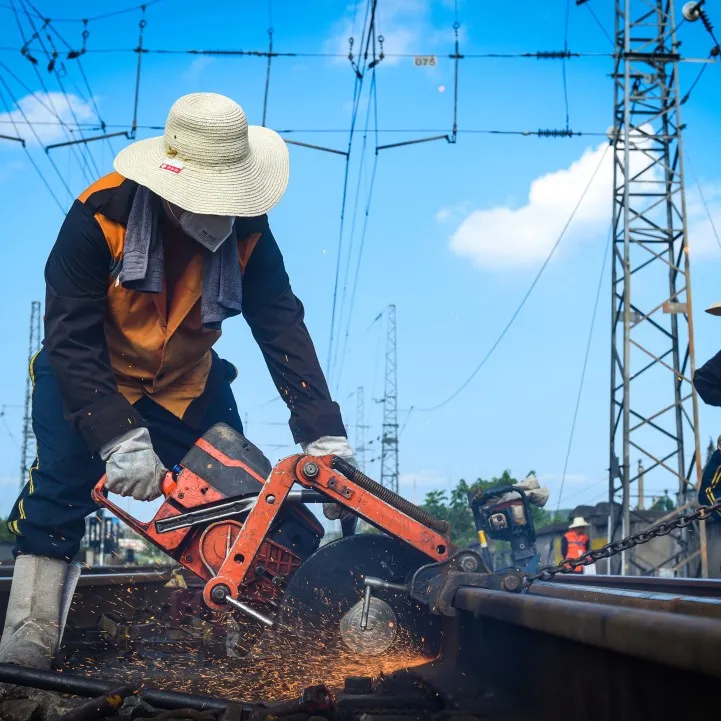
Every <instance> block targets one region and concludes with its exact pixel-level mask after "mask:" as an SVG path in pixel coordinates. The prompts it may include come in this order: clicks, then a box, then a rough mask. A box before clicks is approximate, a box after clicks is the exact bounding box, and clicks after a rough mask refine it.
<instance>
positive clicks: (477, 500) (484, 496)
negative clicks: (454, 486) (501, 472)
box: [468, 486, 526, 508]
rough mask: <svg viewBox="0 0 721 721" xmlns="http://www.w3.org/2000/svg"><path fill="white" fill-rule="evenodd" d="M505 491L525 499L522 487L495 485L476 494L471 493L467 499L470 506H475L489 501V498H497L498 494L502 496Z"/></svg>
mask: <svg viewBox="0 0 721 721" xmlns="http://www.w3.org/2000/svg"><path fill="white" fill-rule="evenodd" d="M506 493H517V494H518V495H519V496H521V498H522V499H523V500H524V502H525V500H526V494H525V493H524V492H523V489H522V488H519V487H518V486H495V487H494V488H488V489H486V490H485V491H481V492H480V493H477V494H476V495H472V496H471V497H470V498H469V499H468V500H469V503H470V505H471V508H475V507H476V506H482V505H484V504H485V503H487V502H488V501H490V500H491V498H497V497H498V496H503V495H505V494H506Z"/></svg>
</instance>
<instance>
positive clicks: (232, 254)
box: [118, 185, 243, 330]
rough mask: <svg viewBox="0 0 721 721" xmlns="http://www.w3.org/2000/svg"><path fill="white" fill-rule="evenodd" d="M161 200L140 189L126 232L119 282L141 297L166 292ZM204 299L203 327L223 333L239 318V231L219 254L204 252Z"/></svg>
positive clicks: (240, 275)
mask: <svg viewBox="0 0 721 721" xmlns="http://www.w3.org/2000/svg"><path fill="white" fill-rule="evenodd" d="M161 212H162V208H161V207H160V198H159V197H158V196H157V195H155V193H153V192H152V191H151V190H148V188H146V187H144V186H142V185H139V186H138V190H137V192H136V194H135V198H134V199H133V205H132V207H131V209H130V215H129V217H128V227H127V228H126V231H125V248H124V251H123V267H122V270H121V271H120V275H119V276H118V277H119V282H120V283H121V284H122V286H123V287H124V288H128V289H130V290H137V291H140V292H141V293H161V292H162V290H163V271H164V265H165V262H164V257H163V239H162V237H161V233H160V228H159V226H158V214H159V213H161ZM204 254H205V256H204V263H203V297H202V300H201V303H200V316H201V321H202V323H203V327H205V328H208V329H213V330H218V329H220V326H221V324H222V323H223V321H224V320H225V319H226V318H231V317H233V316H235V315H239V314H240V312H241V310H242V301H243V278H242V274H241V272H240V262H239V259H238V243H237V238H236V235H235V231H234V232H233V233H232V234H231V236H230V238H228V240H227V241H226V242H225V243H223V244H222V245H221V246H220V248H218V250H216V251H215V253H212V252H211V251H209V250H207V249H204Z"/></svg>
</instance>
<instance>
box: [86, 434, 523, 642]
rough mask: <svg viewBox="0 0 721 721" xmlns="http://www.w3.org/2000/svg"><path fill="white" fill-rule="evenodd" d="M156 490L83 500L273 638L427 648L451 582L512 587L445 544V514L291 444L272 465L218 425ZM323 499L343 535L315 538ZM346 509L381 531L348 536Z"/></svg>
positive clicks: (97, 492)
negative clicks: (143, 513)
mask: <svg viewBox="0 0 721 721" xmlns="http://www.w3.org/2000/svg"><path fill="white" fill-rule="evenodd" d="M162 490H163V494H164V496H165V499H164V501H163V503H162V505H161V506H160V507H159V509H158V510H157V512H156V514H155V516H154V518H153V519H152V520H151V521H150V522H148V523H145V522H141V521H139V520H137V519H136V518H134V517H133V516H131V515H130V514H129V513H127V512H125V511H123V510H122V509H121V508H119V507H118V506H116V505H115V504H114V503H113V502H112V501H111V500H109V499H108V497H107V494H106V492H105V478H104V477H103V478H102V479H101V480H100V481H99V483H98V484H97V486H96V487H95V489H94V490H93V498H94V500H95V501H96V502H97V503H98V504H99V505H101V506H103V507H105V508H107V509H109V510H110V511H111V512H112V513H114V514H115V515H116V516H117V517H118V518H119V519H121V520H122V521H123V522H124V523H126V524H127V525H128V526H129V527H130V528H132V529H133V530H134V531H135V532H136V533H138V534H139V535H141V536H142V537H143V538H145V539H147V540H148V541H150V542H151V543H153V544H154V545H155V546H157V547H158V548H160V549H161V550H163V551H164V552H165V553H166V554H167V555H168V556H170V557H171V558H173V559H174V560H175V561H176V562H178V563H179V564H181V565H182V566H184V567H185V568H186V569H188V570H189V571H191V572H192V573H194V574H195V575H196V576H198V577H199V578H200V579H202V580H203V581H205V586H204V588H203V594H202V597H203V601H204V603H205V605H206V607H208V608H209V609H211V610H212V611H222V612H230V611H236V612H239V613H241V614H243V615H244V616H246V617H249V618H251V619H254V620H255V621H256V622H258V623H260V624H261V625H262V626H265V627H266V628H267V629H268V630H269V633H270V635H271V637H272V638H274V639H275V640H276V641H278V640H282V642H283V643H284V644H287V642H288V641H289V639H294V642H296V643H300V644H301V645H303V643H304V642H305V641H306V640H308V639H312V643H313V644H314V645H315V647H316V648H317V644H318V640H319V638H320V639H322V641H323V646H324V648H327V649H340V648H345V649H346V650H348V649H350V650H351V651H353V652H355V653H357V654H361V655H377V654H380V653H383V652H384V651H386V650H387V649H388V648H390V647H391V646H392V645H393V644H394V643H397V642H399V640H402V641H404V642H407V641H408V640H409V639H410V640H411V641H413V642H414V643H416V642H417V643H416V649H417V650H421V646H422V647H423V648H422V650H423V651H425V652H427V653H428V652H429V653H433V652H434V650H435V649H434V646H437V640H438V636H439V633H440V630H439V629H440V621H439V617H438V615H437V614H438V613H440V612H441V611H445V612H450V611H449V599H451V598H452V595H453V589H452V586H453V583H460V582H461V581H463V583H464V585H469V584H471V585H482V586H490V587H493V586H494V585H495V586H496V587H504V588H507V590H510V589H514V590H515V589H519V588H520V587H521V584H520V582H514V579H511V582H510V585H509V582H508V580H507V579H501V580H498V579H495V580H494V579H493V574H490V572H489V569H488V567H487V565H486V563H485V561H484V560H483V558H482V557H481V555H479V554H478V553H476V552H474V551H471V550H458V549H457V548H455V547H454V546H453V544H452V543H451V541H450V527H449V525H448V523H447V522H446V521H443V520H440V519H437V518H434V517H433V516H431V515H430V514H428V513H427V512H426V511H424V510H423V509H422V508H419V507H418V506H415V505H414V504H412V503H410V502H409V501H407V500H406V499H404V498H402V497H401V496H399V495H397V494H396V493H394V492H392V491H391V490H390V489H388V488H385V487H384V486H381V485H380V484H378V483H376V482H375V481H374V480H372V479H371V478H369V477H368V476H366V475H365V474H364V473H362V472H361V471H359V470H358V469H356V468H355V467H353V466H352V465H350V464H349V463H347V462H346V461H344V460H343V459H342V458H339V457H337V456H323V457H313V456H306V455H302V454H298V455H294V456H290V457H288V458H285V459H284V460H282V461H280V462H279V463H278V464H277V465H276V466H275V467H274V468H273V467H271V464H270V462H269V461H268V460H267V459H266V458H265V456H264V455H263V453H262V452H261V451H260V450H259V449H258V448H257V447H256V446H254V445H253V444H252V443H251V442H250V441H248V439H247V438H245V437H244V436H243V435H242V434H240V433H238V432H237V431H235V430H234V429H232V428H231V427H230V426H227V425H225V424H222V423H221V424H217V425H215V426H213V427H212V428H211V429H210V430H209V431H208V432H207V433H206V434H205V435H204V436H203V437H202V438H199V439H198V440H197V441H196V443H195V445H194V446H193V448H192V449H191V450H190V451H189V452H188V453H187V455H186V456H185V458H184V459H183V460H182V462H181V463H180V464H179V466H177V467H176V468H175V469H173V471H172V472H169V473H168V474H167V475H166V477H165V479H164V481H163V486H162ZM325 502H332V503H335V504H338V505H340V506H342V507H344V508H345V509H346V510H347V511H350V514H348V513H346V514H345V522H342V527H343V534H344V537H343V538H341V539H339V540H337V541H333V542H331V543H328V544H326V545H324V546H323V547H321V548H319V546H320V541H321V538H322V537H323V527H322V526H321V525H320V523H319V522H318V520H317V519H316V517H315V516H314V515H313V514H312V513H311V512H310V511H309V510H308V509H307V508H306V504H309V503H325ZM350 515H352V516H353V517H355V519H357V518H360V519H363V520H364V521H365V522H366V523H367V524H369V526H372V527H374V528H375V529H376V530H377V531H380V533H361V534H356V533H355V526H356V523H355V522H350V523H349V522H348V519H349V517H350ZM516 581H518V579H516ZM301 631H303V632H302V633H301ZM306 631H309V633H306Z"/></svg>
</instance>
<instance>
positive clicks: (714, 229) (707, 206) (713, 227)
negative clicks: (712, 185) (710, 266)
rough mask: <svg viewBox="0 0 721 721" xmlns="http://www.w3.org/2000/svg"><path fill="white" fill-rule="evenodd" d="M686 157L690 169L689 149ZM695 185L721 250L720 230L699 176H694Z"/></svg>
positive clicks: (685, 153)
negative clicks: (717, 227)
mask: <svg viewBox="0 0 721 721" xmlns="http://www.w3.org/2000/svg"><path fill="white" fill-rule="evenodd" d="M684 157H685V159H686V164H687V165H688V166H689V169H691V168H690V166H691V159H690V158H689V157H688V151H686V152H684ZM694 185H695V186H696V190H697V191H698V195H699V198H700V199H701V204H702V205H703V207H704V210H705V211H706V215H707V216H708V221H709V224H710V225H711V230H712V231H713V234H714V238H715V239H716V243H717V244H718V247H719V250H721V237H719V233H718V230H717V229H716V223H715V222H714V219H713V215H711V209H710V208H709V205H708V203H707V202H706V196H705V195H704V192H703V189H702V188H701V183H700V182H699V179H698V177H694ZM691 251H692V252H693V246H692V247H691Z"/></svg>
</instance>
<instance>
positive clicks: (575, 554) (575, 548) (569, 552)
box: [561, 516, 591, 573]
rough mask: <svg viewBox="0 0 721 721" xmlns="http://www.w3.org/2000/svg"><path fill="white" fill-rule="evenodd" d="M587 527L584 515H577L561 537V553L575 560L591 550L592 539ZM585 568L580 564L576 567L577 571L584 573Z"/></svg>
mask: <svg viewBox="0 0 721 721" xmlns="http://www.w3.org/2000/svg"><path fill="white" fill-rule="evenodd" d="M586 529H588V523H586V521H585V519H584V518H583V516H576V517H575V518H574V519H573V522H572V523H571V525H570V526H569V527H568V530H567V531H566V532H565V533H564V534H563V538H561V555H562V556H563V557H564V559H565V558H569V559H571V560H575V559H577V558H580V557H581V556H582V555H583V554H584V553H586V551H590V550H591V539H590V538H589V537H588V535H587V534H586V533H585V530H586ZM583 568H584V567H583V566H579V567H578V568H576V569H575V573H583Z"/></svg>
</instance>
